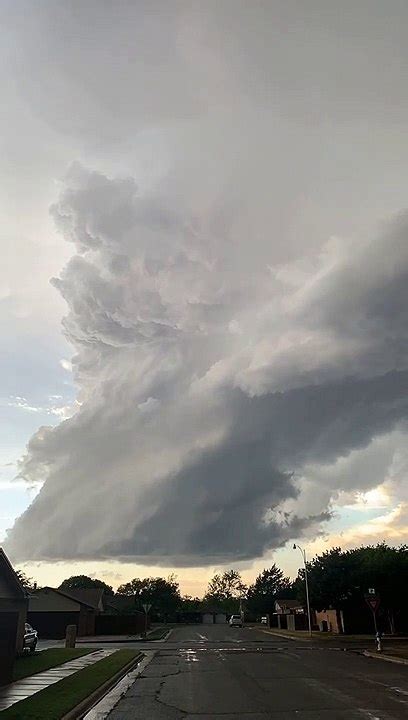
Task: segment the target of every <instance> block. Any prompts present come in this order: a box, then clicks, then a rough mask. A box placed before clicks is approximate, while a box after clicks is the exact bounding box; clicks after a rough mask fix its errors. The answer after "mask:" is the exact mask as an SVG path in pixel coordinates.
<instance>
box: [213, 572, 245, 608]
mask: <svg viewBox="0 0 408 720" xmlns="http://www.w3.org/2000/svg"><path fill="white" fill-rule="evenodd" d="M246 593H247V587H246V585H245V584H244V583H243V582H242V578H241V575H240V573H239V572H238V570H226V571H225V572H224V573H222V574H216V575H214V577H213V578H212V580H210V582H209V583H208V588H207V592H206V594H205V596H204V602H205V603H206V604H212V605H217V606H219V607H220V608H223V609H224V610H225V611H226V612H227V613H234V612H237V610H238V609H239V606H240V600H241V598H245V597H246Z"/></svg>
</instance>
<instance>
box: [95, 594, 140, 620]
mask: <svg viewBox="0 0 408 720" xmlns="http://www.w3.org/2000/svg"><path fill="white" fill-rule="evenodd" d="M135 607H136V598H135V597H134V596H128V595H104V596H103V611H104V614H105V615H129V614H131V613H134V612H135Z"/></svg>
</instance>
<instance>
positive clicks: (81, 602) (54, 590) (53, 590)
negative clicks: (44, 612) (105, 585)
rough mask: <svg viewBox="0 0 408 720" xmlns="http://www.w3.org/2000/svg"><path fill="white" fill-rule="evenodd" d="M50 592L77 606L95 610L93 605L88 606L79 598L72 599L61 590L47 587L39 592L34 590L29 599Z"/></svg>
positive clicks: (71, 596)
mask: <svg viewBox="0 0 408 720" xmlns="http://www.w3.org/2000/svg"><path fill="white" fill-rule="evenodd" d="M50 592H52V593H56V594H57V595H61V596H62V597H64V598H67V599H68V600H73V601H74V602H76V603H78V604H79V605H84V606H85V607H87V608H89V609H92V610H95V607H94V606H93V605H90V604H89V603H88V602H85V600H80V599H79V598H77V597H74V596H73V595H70V594H68V593H66V592H64V591H63V590H57V588H52V587H48V586H45V587H43V588H40V589H39V590H35V591H34V592H33V593H31V596H30V597H31V598H34V599H35V597H38V596H39V595H41V593H50Z"/></svg>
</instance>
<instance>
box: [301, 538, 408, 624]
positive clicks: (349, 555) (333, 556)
mask: <svg viewBox="0 0 408 720" xmlns="http://www.w3.org/2000/svg"><path fill="white" fill-rule="evenodd" d="M308 578H309V590H310V601H311V605H312V607H313V608H314V609H315V610H324V609H326V608H330V607H333V608H336V609H339V610H350V609H354V610H356V609H359V610H360V611H361V612H364V613H365V614H367V612H368V610H367V609H366V607H365V600H364V595H365V594H366V593H367V592H368V589H369V588H374V590H375V591H376V594H377V595H379V596H380V599H381V607H380V614H381V617H382V622H383V623H386V624H387V626H389V627H390V629H391V630H393V629H394V626H395V623H396V622H397V624H398V622H400V623H401V622H403V618H404V610H403V608H404V606H405V607H406V605H407V604H408V547H407V546H406V545H402V546H400V547H397V548H395V547H390V546H388V545H386V544H385V543H378V544H377V545H369V546H366V547H364V546H363V547H359V548H355V549H353V550H346V551H342V550H341V548H339V547H336V548H332V549H331V550H327V551H326V552H324V553H323V554H322V555H318V556H317V557H315V558H314V559H313V560H311V561H310V562H309V563H308ZM295 586H296V590H297V596H298V598H299V600H301V601H302V602H304V601H305V585H304V570H303V569H302V570H300V571H299V574H298V578H297V580H296V581H295ZM367 617H368V616H367Z"/></svg>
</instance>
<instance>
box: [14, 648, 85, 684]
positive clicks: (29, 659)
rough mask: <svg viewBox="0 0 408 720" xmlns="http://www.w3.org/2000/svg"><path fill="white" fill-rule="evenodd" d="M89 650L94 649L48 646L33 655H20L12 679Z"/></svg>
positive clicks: (44, 668) (39, 670) (72, 658)
mask: <svg viewBox="0 0 408 720" xmlns="http://www.w3.org/2000/svg"><path fill="white" fill-rule="evenodd" d="M95 649H97V648H95ZM90 652H94V650H92V649H91V648H50V649H49V650H42V651H41V652H36V653H34V654H33V655H31V654H30V655H28V654H27V655H22V656H21V657H19V658H17V660H16V662H15V663H14V673H13V680H21V678H24V677H27V676H28V675H35V674H36V673H39V672H43V670H49V669H50V668H53V667H57V665H62V663H65V662H68V661H69V660H75V658H78V657H81V656H82V655H87V654H88V653H90Z"/></svg>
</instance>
